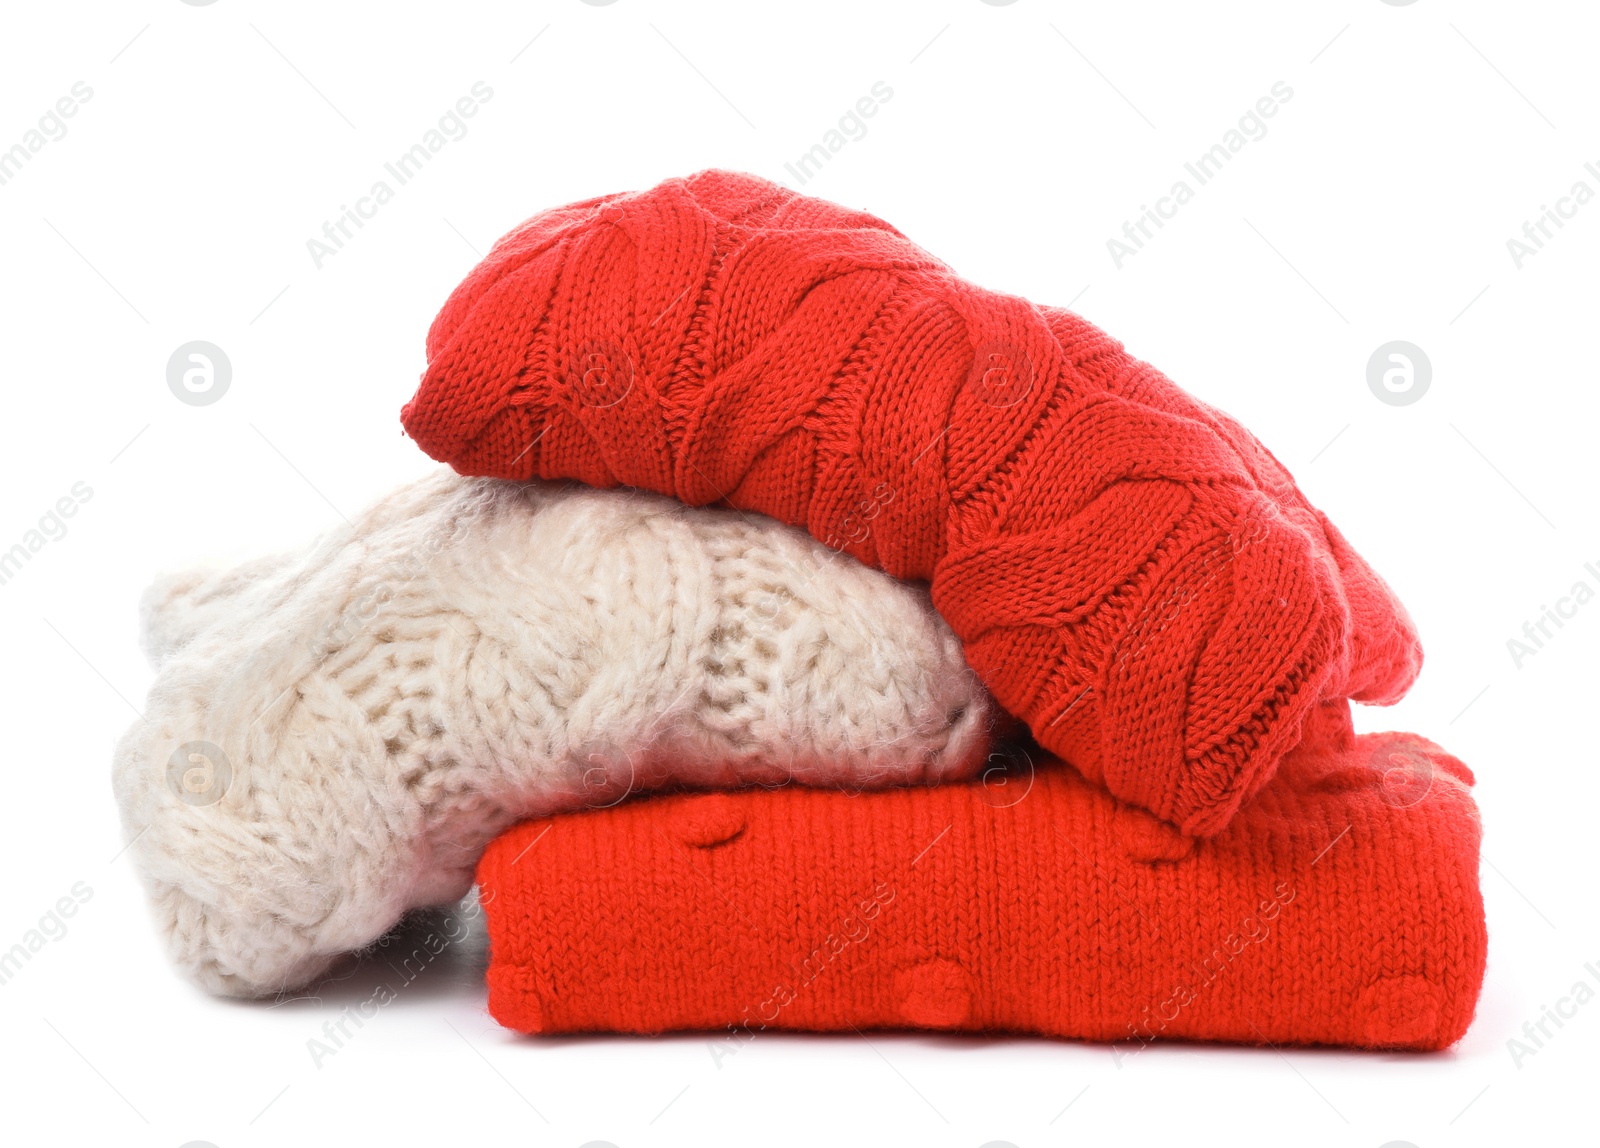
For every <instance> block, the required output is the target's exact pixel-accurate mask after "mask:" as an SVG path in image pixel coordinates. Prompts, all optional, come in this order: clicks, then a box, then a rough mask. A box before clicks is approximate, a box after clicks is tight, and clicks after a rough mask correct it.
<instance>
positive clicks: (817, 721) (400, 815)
mask: <svg viewBox="0 0 1600 1148" xmlns="http://www.w3.org/2000/svg"><path fill="white" fill-rule="evenodd" d="M144 642H145V647H146V650H147V652H148V653H149V655H150V657H151V660H152V662H153V663H154V664H155V665H156V666H157V668H158V673H157V676H156V679H155V683H154V685H153V686H152V687H151V690H150V695H149V701H148V705H147V707H146V710H145V718H144V720H143V721H141V722H139V723H138V724H136V725H135V726H134V727H133V728H131V729H130V730H129V731H128V732H127V733H126V735H124V737H123V738H122V740H121V742H120V743H119V745H118V747H117V750H116V759H115V764H114V784H115V789H116V795H117V801H118V804H119V807H120V809H121V813H122V821H123V827H124V833H125V837H126V839H127V840H129V841H130V842H131V845H130V847H129V850H130V854H131V856H132V857H133V858H134V859H135V863H136V865H137V867H138V869H139V871H140V873H141V874H142V876H143V878H144V880H145V883H146V885H147V887H148V890H149V892H150V895H151V899H152V901H153V903H154V907H155V912H156V915H157V919H158V922H159V925H160V927H161V929H162V931H163V932H164V933H165V935H166V938H167V943H168V947H169V950H170V953H171V956H172V958H173V960H174V961H175V962H176V963H177V964H178V965H179V966H180V967H181V968H182V969H184V970H185V971H186V972H187V973H188V974H189V975H191V976H192V977H194V978H195V979H196V980H197V981H199V982H200V984H202V985H203V986H204V987H206V988H207V989H209V990H211V991H213V992H218V993H227V994H233V995H262V994H268V993H273V992H277V991H281V990H284V989H287V988H293V987H297V986H300V985H303V984H306V983H308V982H310V981H313V980H315V979H316V978H318V977H319V976H321V975H323V974H324V973H325V972H326V971H327V970H328V968H329V967H330V965H331V964H332V963H333V961H334V960H335V959H336V958H337V957H338V956H339V955H341V954H344V953H348V952H351V951H353V950H358V949H360V948H362V947H364V946H367V945H369V944H371V943H372V942H373V941H375V940H377V939H378V938H379V937H380V936H382V935H383V934H384V933H385V932H386V931H388V930H389V929H390V928H392V927H393V926H394V925H395V924H396V922H397V921H398V920H399V919H400V918H401V916H402V915H403V914H404V913H405V912H406V911H408V910H410V909H412V908H417V907H421V906H427V905H438V904H443V903H446V902H450V901H453V900H455V899H458V898H460V897H461V896H463V895H464V894H465V893H466V891H467V890H468V888H469V887H470V885H471V882H472V875H473V868H474V865H475V863H476V861H477V859H478V856H479V854H480V852H481V851H482V849H483V847H484V846H485V845H486V844H487V843H488V842H489V840H490V839H491V838H493V837H494V836H496V835H497V834H498V833H499V832H500V831H501V830H503V829H504V828H506V827H507V826H508V825H510V824H511V823H513V822H515V821H518V820H521V819H524V818H528V817H534V816H539V815H542V814H547V813H551V812H554V811H557V810H562V809H570V808H577V807H581V806H586V805H587V806H593V805H604V804H609V803H612V802H616V801H620V800H622V799H623V798H624V797H626V796H627V795H628V794H629V793H632V792H637V791H641V790H646V789H651V788H655V787H659V786H662V785H666V784H684V785H689V786H696V787H700V786H735V785H743V784H750V783H757V784H782V783H784V782H786V781H789V780H795V781H800V782H804V783H807V784H816V785H833V786H875V785H889V784H897V783H915V782H935V781H943V780H947V779H950V778H954V777H959V776H965V775H970V774H972V773H974V772H976V771H977V769H978V767H979V766H980V765H981V764H982V762H983V760H984V757H985V755H986V753H987V751H988V745H989V737H990V727H991V725H992V723H993V720H994V715H995V712H996V711H995V710H994V708H993V703H992V702H991V701H990V700H989V698H988V695H987V694H986V693H985V692H984V690H983V688H982V687H981V685H980V684H979V683H978V681H977V680H976V678H975V676H974V675H973V674H972V672H971V671H970V670H969V669H968V668H967V666H966V664H965V662H964V661H963V660H962V654H961V646H960V644H959V642H957V641H956V639H955V637H954V635H953V634H952V633H951V632H950V630H949V629H948V628H947V627H946V626H945V624H944V623H943V621H941V620H940V618H939V617H938V616H937V615H936V614H935V613H934V611H933V609H932V606H931V605H930V602H929V599H928V595H927V593H926V592H925V591H924V590H923V589H922V588H920V587H917V586H913V585H909V584H905V583H901V582H897V581H895V580H893V579H891V578H889V577H888V576H886V575H883V574H880V573H877V572H875V571H872V570H869V569H867V568H866V567H864V566H861V565H860V564H858V563H857V562H855V561H854V560H852V559H849V558H846V557H843V556H840V555H838V554H836V553H835V552H833V551H830V550H828V549H826V548H825V547H823V546H822V545H821V544H819V543H817V542H815V541H813V540H812V539H811V538H809V537H808V536H806V535H805V534H803V533H802V532H800V531H798V530H793V529H790V528H788V527H785V526H782V525H780V524H778V523H776V522H774V521H772V520H770V519H766V518H762V517H760V516H755V515H747V514H741V513H738V512H735V511H728V510H715V509H698V510H696V509H687V508H684V507H682V506H680V505H679V504H677V503H675V502H672V501H669V500H667V499H664V498H660V497H656V496H654V495H645V494H637V493H633V492H623V491H592V490H586V489H581V488H572V487H564V486H561V485H557V484H545V483H536V484H532V485H527V486H523V485H515V484H504V483H497V482H494V481H492V480H482V479H462V478H459V477H457V476H455V475H454V474H451V473H449V472H448V471H444V472H440V473H437V474H434V475H432V476H430V477H428V478H426V479H424V480H422V481H420V482H417V483H414V484H412V485H410V486H408V487H405V488H403V489H401V490H399V491H397V492H395V493H394V494H392V495H391V496H389V497H388V498H386V499H384V500H383V501H382V502H380V503H378V504H377V505H376V506H374V507H372V508H371V509H370V510H368V511H367V512H366V513H365V514H363V515H362V516H361V517H360V518H358V519H357V520H356V521H355V523H354V524H353V525H352V526H349V527H346V528H341V529H339V530H337V531H334V532H333V533H331V534H329V535H328V536H326V537H324V538H322V539H320V540H319V541H318V542H316V543H314V544H313V545H311V546H310V547H308V548H306V549H304V550H302V551H300V552H296V553H293V554H289V555H283V556H278V557H274V558H269V559H263V560H260V561H257V562H254V563H250V564H247V565H245V566H242V567H239V568H237V569H234V570H230V571H226V572H221V573H190V574H184V575H180V576H175V577H169V578H165V579H163V580H161V581H159V582H158V583H156V585H154V586H152V587H151V588H150V590H149V591H147V592H146V595H145V600H144Z"/></svg>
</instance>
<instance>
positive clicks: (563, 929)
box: [478, 704, 1485, 1050]
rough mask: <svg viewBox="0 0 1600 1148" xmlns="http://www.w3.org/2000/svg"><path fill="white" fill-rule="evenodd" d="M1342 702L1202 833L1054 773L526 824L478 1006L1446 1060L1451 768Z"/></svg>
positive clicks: (1468, 892)
mask: <svg viewBox="0 0 1600 1148" xmlns="http://www.w3.org/2000/svg"><path fill="white" fill-rule="evenodd" d="M1343 708H1344V707H1343V706H1342V704H1341V705H1339V706H1335V707H1328V708H1327V710H1328V717H1327V720H1326V722H1325V723H1324V725H1325V726H1326V728H1324V729H1320V730H1319V732H1318V735H1317V737H1315V738H1314V739H1313V741H1312V743H1310V744H1308V745H1306V746H1303V747H1301V748H1299V749H1297V750H1295V751H1294V752H1293V753H1291V754H1290V755H1289V756H1288V757H1287V758H1286V759H1285V761H1284V765H1283V768H1282V769H1281V770H1280V771H1279V773H1278V776H1277V777H1276V779H1275V780H1274V781H1273V782H1272V783H1271V784H1269V785H1268V786H1267V787H1266V788H1265V789H1264V790H1263V791H1262V792H1261V794H1260V796H1259V797H1258V799H1257V800H1255V801H1254V802H1252V803H1251V804H1250V805H1249V806H1248V807H1247V808H1246V809H1245V810H1244V811H1243V812H1242V813H1241V814H1240V815H1239V816H1238V817H1237V818H1235V819H1234V821H1233V823H1232V824H1231V825H1230V826H1229V827H1228V829H1227V830H1226V831H1225V832H1223V833H1222V834H1219V835H1218V836H1216V837H1213V838H1210V839H1200V840H1196V839H1193V838H1186V837H1183V836H1181V835H1179V834H1177V833H1176V832H1174V831H1173V829H1172V828H1171V827H1170V826H1168V825H1165V824H1163V823H1161V822H1159V821H1156V820H1155V819H1154V818H1152V817H1151V816H1149V815H1148V814H1146V813H1144V812H1142V811H1138V810H1135V809H1132V808H1130V807H1128V806H1126V805H1123V804H1121V803H1119V802H1117V801H1115V800H1113V799H1111V798H1109V797H1107V796H1106V795H1105V794H1104V793H1102V792H1100V791H1099V790H1097V789H1095V788H1093V787H1091V786H1089V785H1088V784H1086V783H1085V782H1084V781H1083V780H1082V779H1081V778H1079V777H1078V776H1077V775H1076V774H1075V773H1074V772H1072V771H1071V770H1069V769H1066V768H1064V767H1062V766H1061V765H1060V764H1059V763H1043V764H1041V765H1039V766H1038V767H1037V769H1036V770H1033V771H1031V772H1030V771H1012V772H1011V773H1009V774H1008V775H1007V781H1006V784H1004V785H997V784H995V781H996V779H995V778H992V777H991V778H990V779H989V781H988V782H987V783H986V782H984V781H977V782H973V783H970V784H957V785H945V786H940V787H936V788H921V789H899V790H887V791H879V792H872V793H864V794H860V795H854V796H852V795H849V794H845V793H840V792H832V791H824V790H816V789H803V788H788V789H779V790H772V791H762V790H753V791H740V792H735V793H727V794H720V793H719V794H700V795H688V796H669V797H654V798H648V799H645V800H641V801H637V802H632V803H627V804H624V805H621V806H618V807H615V808H610V809H605V810H600V811H592V812H584V813H575V814H567V815H562V816H558V817H554V818H550V819H548V820H544V821H535V822H527V823H524V824H522V825H520V826H518V827H516V828H514V829H512V830H511V831H509V832H508V833H506V834H505V835H504V836H502V837H501V838H499V839H498V840H497V841H496V842H495V843H494V844H493V845H491V846H490V848H489V851H488V852H487V853H486V854H485V855H484V857H483V860H482V862H481V864H480V865H479V869H478V882H479V886H480V896H481V898H482V901H483V904H484V906H485V908H486V914H487V918H488V923H489V934H490V953H491V963H490V966H489V974H488V979H489V1009H490V1011H491V1012H492V1013H493V1014H494V1016H495V1018H496V1019H497V1020H499V1021H500V1022H501V1023H502V1024H504V1025H507V1026H509V1027H511V1028H515V1029H519V1030H521V1031H523V1032H529V1033H562V1032H578V1031H604V1032H628V1033H659V1032H664V1031H670V1030H726V1032H727V1039H729V1040H731V1041H742V1040H745V1039H748V1038H749V1036H750V1035H751V1034H753V1033H756V1032H760V1031H762V1030H763V1029H810V1030H822V1031H845V1030H850V1029H852V1028H855V1029H868V1028H914V1029H944V1030H963V1031H983V1032H994V1031H1008V1032H1020V1033H1037V1034H1043V1035H1048V1036H1056V1037H1077V1038H1083V1039H1090V1040H1103V1041H1120V1042H1126V1043H1125V1044H1124V1045H1123V1047H1124V1048H1126V1049H1128V1050H1136V1049H1137V1048H1140V1047H1142V1046H1143V1045H1144V1044H1146V1043H1148V1042H1150V1041H1152V1040H1156V1039H1161V1038H1186V1039H1194V1040H1219V1041H1237V1042H1243V1043H1248V1044H1264V1043H1271V1044H1339V1045H1354V1046H1359V1047H1367V1048H1380V1047H1381V1048H1416V1049H1437V1048H1443V1047H1445V1046H1447V1045H1449V1044H1451V1043H1453V1042H1454V1041H1455V1040H1457V1039H1458V1038H1459V1037H1460V1036H1461V1034H1462V1033H1463V1032H1464V1031H1465V1030H1466V1027H1467V1025H1468V1022H1469V1021H1470V1020H1471V1018H1472V1014H1473V1008H1474V1005H1475V1002H1476V1001H1477V997H1478V990H1479V988H1480V986H1481V984H1482V979H1483V969H1484V946H1485V935H1484V920H1483V906H1482V901H1481V899H1480V897H1479V892H1478V841H1479V824H1478V815H1477V810H1476V807H1475V806H1474V804H1473V802H1472V798H1471V796H1470V795H1469V793H1468V785H1469V784H1470V783H1471V774H1470V773H1469V772H1468V771H1467V769H1466V767H1465V766H1464V765H1462V764H1461V763H1460V762H1459V761H1457V760H1456V759H1455V758H1454V757H1451V756H1450V755H1449V754H1447V753H1445V752H1444V751H1442V750H1440V749H1439V748H1438V747H1437V746H1435V745H1433V744H1432V743H1431V742H1428V741H1426V740H1424V739H1422V738H1419V737H1416V736H1414V735H1411V734H1370V735H1364V736H1361V737H1354V736H1352V735H1350V734H1349V732H1348V726H1347V725H1345V724H1344V720H1343V719H1342V718H1341V716H1340V714H1339V713H1338V711H1339V710H1342V709H1343ZM1345 712H1346V713H1347V711H1345Z"/></svg>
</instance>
